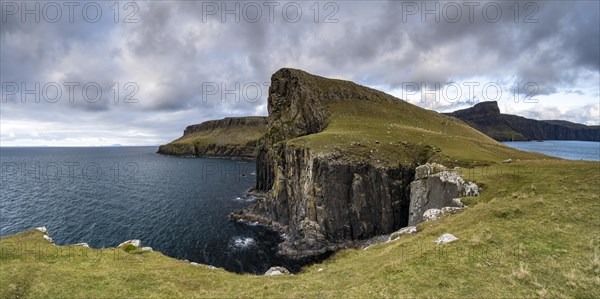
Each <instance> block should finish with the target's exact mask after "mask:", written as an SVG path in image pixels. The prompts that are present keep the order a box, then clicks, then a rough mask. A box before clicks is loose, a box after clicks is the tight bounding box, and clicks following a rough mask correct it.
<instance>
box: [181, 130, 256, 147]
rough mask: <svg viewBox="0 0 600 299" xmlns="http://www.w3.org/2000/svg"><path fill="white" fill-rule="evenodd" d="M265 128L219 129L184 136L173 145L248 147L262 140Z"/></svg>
mask: <svg viewBox="0 0 600 299" xmlns="http://www.w3.org/2000/svg"><path fill="white" fill-rule="evenodd" d="M264 129H265V128H264V127H237V128H217V129H214V130H211V131H205V132H199V133H196V134H194V135H190V136H184V137H182V138H180V139H177V140H175V141H173V142H172V143H173V144H195V145H203V146H205V145H209V144H221V145H247V144H248V143H254V142H256V141H258V139H260V138H261V137H262V136H263V135H264V133H265V130H264Z"/></svg>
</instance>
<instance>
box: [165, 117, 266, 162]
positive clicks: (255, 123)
mask: <svg viewBox="0 0 600 299" xmlns="http://www.w3.org/2000/svg"><path fill="white" fill-rule="evenodd" d="M266 127H267V118H266V117H260V116H250V117H228V118H224V119H221V120H210V121H206V122H203V123H201V124H197V125H191V126H188V127H187V128H185V130H184V132H183V136H182V137H180V138H179V139H177V140H174V141H172V142H171V143H169V144H165V145H161V146H160V147H159V149H158V153H159V154H165V155H174V156H196V157H205V156H209V157H240V158H255V157H256V155H257V153H258V140H259V139H260V138H261V137H262V135H263V134H264V132H265V129H266Z"/></svg>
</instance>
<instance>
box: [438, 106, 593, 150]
mask: <svg viewBox="0 0 600 299" xmlns="http://www.w3.org/2000/svg"><path fill="white" fill-rule="evenodd" d="M447 115H450V116H453V117H456V118H458V119H460V120H462V121H464V122H466V123H468V124H469V125H471V126H472V127H474V128H475V129H477V130H479V131H481V132H483V133H485V134H486V135H488V136H490V137H492V138H494V139H496V140H498V141H519V140H583V141H600V126H586V125H582V124H576V123H572V122H568V121H563V120H535V119H529V118H525V117H522V116H517V115H511V114H503V113H500V109H499V108H498V103H497V102H495V101H490V102H482V103H478V104H476V105H475V106H473V107H471V108H467V109H462V110H457V111H454V112H452V113H447Z"/></svg>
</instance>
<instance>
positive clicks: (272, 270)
mask: <svg viewBox="0 0 600 299" xmlns="http://www.w3.org/2000/svg"><path fill="white" fill-rule="evenodd" d="M283 274H290V271H288V269H286V268H284V267H279V266H276V267H271V268H269V270H267V272H265V276H273V275H283Z"/></svg>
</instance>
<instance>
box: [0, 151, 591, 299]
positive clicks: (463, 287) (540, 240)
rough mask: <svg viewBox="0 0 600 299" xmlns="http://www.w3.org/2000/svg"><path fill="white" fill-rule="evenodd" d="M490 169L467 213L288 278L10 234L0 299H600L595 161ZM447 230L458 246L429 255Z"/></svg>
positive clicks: (4, 244) (1, 243)
mask: <svg viewBox="0 0 600 299" xmlns="http://www.w3.org/2000/svg"><path fill="white" fill-rule="evenodd" d="M517 169H518V170H517ZM488 170H489V169H487V170H486V169H484V168H481V167H480V168H476V169H475V170H474V171H472V172H469V173H465V176H467V177H469V178H471V179H475V180H476V181H477V182H479V183H480V184H483V185H484V186H485V187H484V189H483V193H482V195H481V196H480V197H477V198H469V199H468V201H467V203H468V204H469V205H470V208H468V209H467V210H466V211H464V212H462V213H459V214H455V215H450V216H447V217H444V218H442V219H441V220H439V221H437V222H430V223H423V224H420V225H419V228H420V232H419V233H418V234H417V235H415V236H404V237H401V238H400V240H398V241H395V242H392V243H387V244H379V245H376V246H374V247H371V248H369V249H368V250H344V251H342V252H339V253H338V254H336V255H335V256H334V257H333V258H331V259H329V260H327V261H325V262H324V263H323V264H316V265H313V266H310V267H308V268H306V269H304V271H303V272H302V273H300V274H298V275H294V276H278V277H263V276H253V275H236V274H232V273H228V272H225V271H223V270H209V269H208V268H206V267H205V266H193V265H189V264H187V263H185V262H183V261H178V260H174V259H171V258H168V257H165V256H163V255H161V254H160V253H157V252H151V253H141V254H128V253H125V252H123V251H120V250H118V249H101V250H98V249H85V248H78V247H55V246H53V245H50V244H49V243H47V242H46V241H45V240H43V239H42V234H41V233H40V232H38V231H28V232H25V233H21V234H17V235H12V236H8V237H6V238H3V239H0V248H1V249H2V250H1V251H0V273H1V275H0V297H11V298H12V297H15V295H17V296H18V297H19V298H22V297H48V298H55V297H90V298H101V297H103V298H108V297H110V298H114V297H152V296H154V297H173V296H184V297H207V296H213V297H214V296H218V297H250V296H253V297H256V296H267V297H315V296H317V295H323V296H325V297H374V296H375V297H392V296H394V297H397V296H402V295H404V296H422V297H524V296H528V297H579V298H599V297H600V237H599V235H598V228H599V226H600V213H598V211H599V210H600V198H599V194H600V163H597V162H579V161H564V160H559V159H547V160H528V161H520V162H518V163H513V164H504V165H502V168H501V169H500V170H498V169H496V168H494V169H493V171H488ZM486 173H487V175H486V176H484V175H483V174H486ZM445 232H450V233H452V234H454V235H456V236H457V237H459V238H460V240H459V241H458V242H455V243H451V244H446V245H443V246H442V247H440V248H441V249H440V248H438V249H436V247H435V246H434V245H433V240H434V239H435V238H437V237H438V236H439V235H441V234H442V233H445ZM51 233H52V232H50V234H51ZM18 248H21V250H18ZM23 248H25V249H26V251H23ZM67 248H71V250H72V251H70V252H71V254H70V255H68V253H69V251H68V250H67ZM57 249H60V250H61V251H59V254H57ZM486 250H487V251H486ZM40 252H45V254H40ZM115 253H118V254H117V255H116V256H115ZM36 256H37V257H38V258H37V260H36ZM319 268H322V269H323V271H321V272H319V271H318V269H319Z"/></svg>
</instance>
